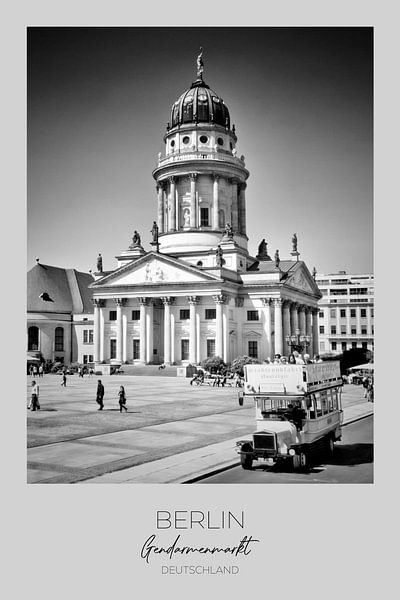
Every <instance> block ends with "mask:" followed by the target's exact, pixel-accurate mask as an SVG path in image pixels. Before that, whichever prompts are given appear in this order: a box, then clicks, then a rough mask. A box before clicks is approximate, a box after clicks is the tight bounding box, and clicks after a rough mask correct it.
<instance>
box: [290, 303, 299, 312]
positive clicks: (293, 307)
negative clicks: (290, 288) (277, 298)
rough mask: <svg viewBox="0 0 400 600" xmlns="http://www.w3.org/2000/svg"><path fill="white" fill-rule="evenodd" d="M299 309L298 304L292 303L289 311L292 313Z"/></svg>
mask: <svg viewBox="0 0 400 600" xmlns="http://www.w3.org/2000/svg"><path fill="white" fill-rule="evenodd" d="M299 307H300V304H299V303H298V302H292V305H291V307H290V310H292V311H293V312H295V311H297V310H298V309H299Z"/></svg>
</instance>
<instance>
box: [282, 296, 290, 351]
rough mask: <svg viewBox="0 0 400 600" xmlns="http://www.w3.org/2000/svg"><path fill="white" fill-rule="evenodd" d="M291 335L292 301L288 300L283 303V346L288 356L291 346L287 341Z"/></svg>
mask: <svg viewBox="0 0 400 600" xmlns="http://www.w3.org/2000/svg"><path fill="white" fill-rule="evenodd" d="M287 335H291V331H290V302H288V301H286V302H284V304H283V347H284V349H285V350H284V354H285V355H286V356H287V355H288V354H290V353H291V346H290V345H289V344H288V343H287V341H286V336H287Z"/></svg>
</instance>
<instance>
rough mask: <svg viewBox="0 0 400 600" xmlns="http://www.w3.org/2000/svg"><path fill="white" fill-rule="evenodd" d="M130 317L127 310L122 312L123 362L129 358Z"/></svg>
mask: <svg viewBox="0 0 400 600" xmlns="http://www.w3.org/2000/svg"><path fill="white" fill-rule="evenodd" d="M127 337H128V318H127V315H126V311H125V312H123V313H122V362H126V360H127V352H128V349H127Z"/></svg>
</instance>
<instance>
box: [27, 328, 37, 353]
mask: <svg viewBox="0 0 400 600" xmlns="http://www.w3.org/2000/svg"><path fill="white" fill-rule="evenodd" d="M38 349H39V328H38V327H36V326H35V325H32V327H29V329H28V350H38Z"/></svg>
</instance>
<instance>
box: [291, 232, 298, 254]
mask: <svg viewBox="0 0 400 600" xmlns="http://www.w3.org/2000/svg"><path fill="white" fill-rule="evenodd" d="M292 244H293V252H297V235H296V234H295V233H294V234H293V237H292Z"/></svg>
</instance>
